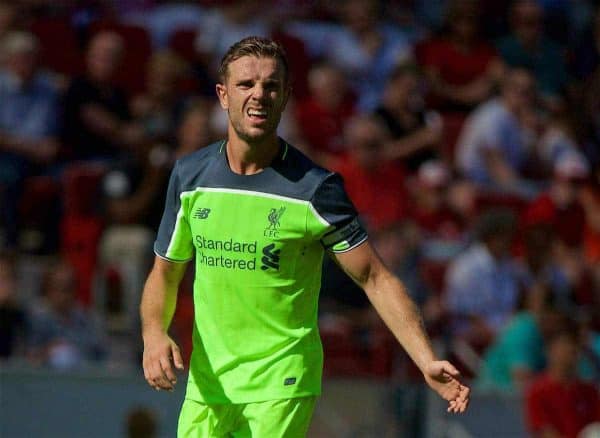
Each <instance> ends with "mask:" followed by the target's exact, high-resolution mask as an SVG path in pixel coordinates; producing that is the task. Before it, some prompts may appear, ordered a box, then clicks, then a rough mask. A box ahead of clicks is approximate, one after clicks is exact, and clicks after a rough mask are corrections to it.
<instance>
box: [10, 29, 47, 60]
mask: <svg viewBox="0 0 600 438" xmlns="http://www.w3.org/2000/svg"><path fill="white" fill-rule="evenodd" d="M38 48H39V44H38V41H37V38H36V37H35V36H33V35H32V34H30V33H28V32H11V33H9V34H8V35H6V37H5V38H4V43H3V44H2V52H3V54H4V55H14V54H17V53H32V52H36V51H37V50H38Z"/></svg>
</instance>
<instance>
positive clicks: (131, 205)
mask: <svg viewBox="0 0 600 438" xmlns="http://www.w3.org/2000/svg"><path fill="white" fill-rule="evenodd" d="M209 115H210V112H209V105H208V103H207V102H206V101H204V100H201V99H195V100H191V101H190V102H189V103H188V107H187V109H186V110H185V112H184V115H183V117H182V119H181V121H180V124H179V127H178V129H177V132H176V137H177V142H176V143H175V144H174V145H173V149H172V150H169V149H168V148H167V147H166V145H154V146H152V147H151V148H150V149H149V151H148V152H147V154H146V155H145V156H144V157H143V162H142V164H141V165H140V164H138V163H137V162H133V163H131V165H130V166H129V167H126V166H123V167H117V168H115V169H113V170H111V171H110V172H108V173H107V175H106V176H105V178H104V182H103V186H104V193H105V198H106V199H105V212H106V220H107V222H108V224H109V225H108V227H107V228H106V230H105V231H104V233H103V236H102V239H101V242H100V261H101V266H100V270H101V272H102V273H103V275H105V276H107V277H105V278H103V280H104V281H105V283H103V285H104V286H105V288H106V289H105V293H107V294H110V293H111V290H110V287H111V286H112V283H111V281H109V279H110V275H111V273H115V274H116V275H117V279H118V280H119V282H117V285H119V286H120V288H121V289H120V291H119V290H118V289H117V292H114V293H117V294H118V295H120V296H117V297H116V299H117V300H119V301H118V302H117V303H115V306H114V307H113V308H109V309H107V310H108V313H113V314H119V313H120V312H123V313H122V314H121V316H122V317H123V318H122V320H125V321H128V322H129V324H128V325H127V326H126V327H125V328H126V329H133V328H134V327H137V323H138V320H137V303H139V299H140V293H141V291H142V288H143V285H144V280H145V276H146V274H147V272H148V270H149V268H150V264H151V262H152V243H153V240H154V236H155V234H156V230H157V229H158V225H159V223H160V219H161V216H162V208H163V203H164V199H165V196H166V186H167V182H168V178H169V172H170V170H171V168H172V166H173V163H174V162H175V160H176V159H178V158H180V157H182V156H184V155H186V154H189V153H192V152H194V151H196V150H198V149H200V148H201V147H203V146H206V145H207V144H210V143H211V142H213V141H215V140H216V139H215V137H214V135H213V133H212V132H211V128H210V118H209Z"/></svg>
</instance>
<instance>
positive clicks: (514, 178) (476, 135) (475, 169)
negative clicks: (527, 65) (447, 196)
mask: <svg viewBox="0 0 600 438" xmlns="http://www.w3.org/2000/svg"><path fill="white" fill-rule="evenodd" d="M534 86H535V82H534V80H533V77H532V76H531V75H530V74H529V73H528V72H527V71H526V70H523V69H514V70H510V71H509V72H508V73H507V75H506V77H505V78H504V83H503V84H502V94H501V96H500V97H498V98H493V99H491V100H489V101H487V102H485V103H483V104H481V105H480V106H478V107H477V108H476V109H475V111H474V112H473V113H472V114H471V115H470V116H469V118H468V119H467V121H466V122H465V125H464V126H463V130H462V132H461V135H460V138H459V140H458V144H457V150H456V163H457V166H458V168H459V170H460V171H461V172H462V173H463V174H464V175H465V177H467V178H468V179H470V180H472V181H474V182H476V183H478V184H480V185H483V186H485V187H487V188H490V189H494V190H503V191H511V192H516V193H518V194H522V195H525V196H531V195H532V192H533V193H535V190H532V188H531V187H530V184H528V183H527V182H526V181H525V180H524V179H523V178H522V171H523V169H524V167H525V164H526V162H527V160H528V158H529V155H530V149H531V146H532V144H531V143H532V142H533V140H534V138H535V137H534V132H533V130H532V129H531V128H530V127H529V126H528V124H527V122H526V121H525V120H526V119H527V118H528V117H529V116H530V114H531V112H532V111H533V98H534Z"/></svg>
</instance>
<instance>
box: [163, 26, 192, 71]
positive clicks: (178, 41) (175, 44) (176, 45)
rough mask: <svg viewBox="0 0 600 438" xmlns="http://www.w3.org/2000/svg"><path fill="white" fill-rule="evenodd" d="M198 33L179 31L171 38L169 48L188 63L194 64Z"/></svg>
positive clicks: (186, 30)
mask: <svg viewBox="0 0 600 438" xmlns="http://www.w3.org/2000/svg"><path fill="white" fill-rule="evenodd" d="M196 35H197V32H196V31H195V30H194V29H179V30H177V31H175V32H173V34H172V35H171V37H170V38H169V48H170V49H171V50H173V51H174V52H175V53H177V54H178V55H179V56H181V57H182V58H183V59H185V60H186V61H187V62H190V63H192V62H194V61H195V59H196V47H195V41H196Z"/></svg>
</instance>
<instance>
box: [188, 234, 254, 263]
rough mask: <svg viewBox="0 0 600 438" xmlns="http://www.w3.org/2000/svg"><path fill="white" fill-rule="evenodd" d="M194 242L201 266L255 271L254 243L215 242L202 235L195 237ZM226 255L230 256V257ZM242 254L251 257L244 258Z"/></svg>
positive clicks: (227, 240)
mask: <svg viewBox="0 0 600 438" xmlns="http://www.w3.org/2000/svg"><path fill="white" fill-rule="evenodd" d="M195 241H196V247H197V248H198V262H199V263H200V264H202V265H205V266H214V267H220V268H226V269H242V270H248V271H254V270H256V257H255V256H254V255H255V254H256V246H257V242H256V241H252V242H240V241H235V240H233V239H232V238H229V239H225V240H217V239H208V238H206V237H204V236H202V235H196V236H195ZM213 251H214V252H216V253H217V254H215V253H213ZM211 253H212V254H211ZM227 253H232V254H231V256H230V255H229V254H227ZM244 254H252V256H251V257H244V256H243V255H244ZM240 256H241V257H240Z"/></svg>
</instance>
